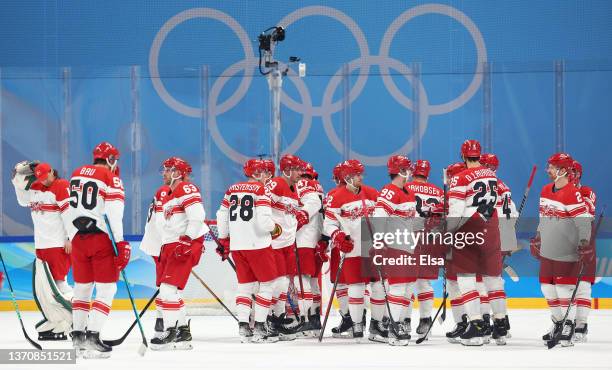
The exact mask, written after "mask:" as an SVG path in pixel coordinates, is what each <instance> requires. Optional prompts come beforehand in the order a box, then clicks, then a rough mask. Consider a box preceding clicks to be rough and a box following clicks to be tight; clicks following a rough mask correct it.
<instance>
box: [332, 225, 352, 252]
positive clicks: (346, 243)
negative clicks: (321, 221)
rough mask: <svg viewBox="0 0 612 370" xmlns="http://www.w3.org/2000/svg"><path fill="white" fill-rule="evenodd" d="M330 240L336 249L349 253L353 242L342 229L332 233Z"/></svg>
mask: <svg viewBox="0 0 612 370" xmlns="http://www.w3.org/2000/svg"><path fill="white" fill-rule="evenodd" d="M332 241H333V243H334V245H336V247H338V249H340V251H341V252H343V253H350V252H351V251H352V250H353V247H354V243H353V240H351V237H350V236H348V235H346V234H345V233H344V231H340V230H336V231H334V233H333V234H332Z"/></svg>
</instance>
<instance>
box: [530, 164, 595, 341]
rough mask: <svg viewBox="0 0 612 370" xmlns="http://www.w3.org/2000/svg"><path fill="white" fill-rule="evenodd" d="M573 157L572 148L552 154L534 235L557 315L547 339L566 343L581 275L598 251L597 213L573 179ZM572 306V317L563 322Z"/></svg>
mask: <svg viewBox="0 0 612 370" xmlns="http://www.w3.org/2000/svg"><path fill="white" fill-rule="evenodd" d="M573 162H574V161H573V159H572V158H571V157H570V156H569V155H568V154H566V153H556V154H553V155H552V156H551V157H550V158H548V167H547V170H546V171H547V173H548V176H549V178H550V179H551V180H552V183H550V184H547V185H545V186H544V187H543V188H542V192H541V193H540V223H539V225H538V232H537V234H536V237H535V238H533V239H532V240H531V252H532V254H533V255H534V256H535V257H536V258H538V259H539V260H540V284H541V288H542V293H543V294H544V297H545V298H546V301H547V302H548V306H549V307H550V310H551V317H552V321H553V326H552V328H551V330H550V331H549V333H547V334H545V335H544V336H543V337H542V339H543V340H544V341H548V340H550V339H552V338H553V337H557V338H559V343H560V344H561V345H562V346H564V347H567V346H572V345H573V343H572V336H573V335H574V318H575V316H576V306H575V305H573V304H572V302H570V297H571V296H572V292H573V290H574V287H575V285H576V282H577V275H578V274H579V271H580V270H581V269H582V268H584V266H586V265H587V264H588V262H589V261H590V259H591V257H593V254H594V251H593V249H592V246H591V244H590V238H591V215H590V214H589V211H588V208H587V206H586V205H585V203H584V200H583V198H582V195H581V194H580V191H579V190H578V189H577V188H576V187H575V186H574V184H573V183H571V182H570V180H571V171H572V166H573ZM568 307H569V308H570V310H569V314H568V316H567V320H566V321H565V322H562V320H563V317H564V315H565V313H566V311H567V310H568Z"/></svg>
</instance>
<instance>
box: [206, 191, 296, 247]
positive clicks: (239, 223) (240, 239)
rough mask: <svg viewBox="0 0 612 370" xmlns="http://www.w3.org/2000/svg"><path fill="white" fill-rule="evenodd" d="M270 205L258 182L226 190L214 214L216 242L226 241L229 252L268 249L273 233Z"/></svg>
mask: <svg viewBox="0 0 612 370" xmlns="http://www.w3.org/2000/svg"><path fill="white" fill-rule="evenodd" d="M270 203H271V202H270V197H269V196H268V195H267V194H266V187H265V186H264V185H263V184H261V183H259V182H239V183H236V184H234V185H232V186H230V187H229V189H227V191H226V192H225V195H224V196H223V200H222V201H221V207H219V210H218V211H217V229H218V231H219V238H221V239H224V238H227V237H229V238H230V250H232V251H236V250H254V249H262V248H267V247H269V246H270V245H271V244H272V236H271V235H270V232H272V231H273V230H274V221H272V208H271V205H270ZM283 231H284V230H283Z"/></svg>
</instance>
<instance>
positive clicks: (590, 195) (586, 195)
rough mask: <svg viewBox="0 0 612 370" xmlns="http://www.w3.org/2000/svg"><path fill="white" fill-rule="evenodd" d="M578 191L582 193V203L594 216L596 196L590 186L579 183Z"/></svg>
mask: <svg viewBox="0 0 612 370" xmlns="http://www.w3.org/2000/svg"><path fill="white" fill-rule="evenodd" d="M578 190H579V191H580V195H582V199H583V200H584V204H585V205H586V206H587V209H588V211H589V214H590V215H591V216H593V217H595V203H596V202H597V196H596V195H595V192H594V191H593V189H591V187H589V186H584V185H580V186H579V187H578Z"/></svg>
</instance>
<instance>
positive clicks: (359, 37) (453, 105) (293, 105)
mask: <svg viewBox="0 0 612 370" xmlns="http://www.w3.org/2000/svg"><path fill="white" fill-rule="evenodd" d="M425 14H440V15H445V16H448V17H450V18H453V19H455V20H456V21H457V22H459V23H461V24H462V25H463V26H464V27H465V28H466V30H467V31H468V32H469V34H470V35H471V37H472V39H473V41H474V44H475V46H476V52H477V59H476V70H475V71H474V76H473V78H472V80H471V82H470V84H469V85H468V87H467V88H466V89H465V90H464V91H463V92H462V93H461V94H460V95H459V96H457V97H456V98H454V99H452V100H450V101H448V102H445V103H441V104H429V99H428V96H427V92H426V90H425V87H424V86H423V84H422V82H421V81H420V80H419V79H418V78H416V77H415V76H414V74H413V71H412V69H411V68H410V67H409V66H407V65H406V64H404V63H402V62H401V61H399V60H397V59H395V58H392V57H391V56H389V49H390V47H391V42H392V41H393V38H394V37H395V34H396V33H397V32H398V30H399V29H400V28H401V27H402V26H403V25H404V24H406V23H407V22H408V21H410V20H411V19H413V18H416V17H418V16H421V15H425ZM310 16H324V17H330V18H333V19H335V20H337V21H338V22H340V23H342V24H343V25H344V26H345V27H346V28H347V29H348V30H349V31H350V32H351V33H352V35H353V37H354V38H355V41H356V42H357V45H358V47H359V52H360V57H358V58H356V59H354V60H352V61H350V62H348V69H349V72H352V71H354V70H356V69H360V70H361V71H360V73H359V76H358V78H357V80H356V82H355V84H354V85H353V86H352V88H351V89H350V91H349V96H348V101H349V104H350V103H352V102H353V101H354V100H355V99H356V98H357V97H358V96H359V95H360V94H361V92H362V91H363V89H364V87H365V84H366V81H367V79H368V73H369V70H370V67H371V66H374V65H377V66H378V67H379V69H380V72H381V75H382V80H383V83H384V86H385V87H386V88H387V90H388V91H389V93H390V94H391V96H392V97H393V98H394V100H395V101H397V102H398V103H399V104H400V105H402V106H403V107H405V108H406V109H409V110H413V111H414V110H415V108H416V107H415V105H416V103H415V102H414V100H413V99H411V98H410V97H407V96H406V95H404V94H403V93H402V92H401V91H400V89H399V88H398V87H397V85H396V84H395V82H394V81H393V79H392V78H391V76H390V74H389V71H390V70H391V69H392V70H395V71H397V72H399V73H401V74H402V76H403V77H404V78H406V79H407V80H408V82H409V83H410V84H411V85H412V86H416V87H417V90H418V104H419V106H418V108H419V127H418V137H411V138H410V139H409V140H408V141H406V143H404V145H403V146H402V147H401V148H398V149H396V150H394V151H393V153H391V154H395V153H408V152H410V151H411V150H412V148H413V147H414V146H415V145H416V144H417V142H418V141H420V140H421V138H422V137H423V135H424V133H425V131H426V129H427V123H428V120H429V117H430V116H432V115H441V114H446V113H449V112H452V111H454V110H456V109H458V108H460V107H462V106H463V105H464V104H465V103H467V102H468V101H469V100H470V99H471V98H472V97H473V96H474V94H475V93H476V92H477V91H478V89H479V88H480V85H481V84H482V70H483V64H484V63H485V62H486V61H487V50H486V47H485V43H484V39H483V37H482V34H481V33H480V31H479V29H478V27H476V25H475V24H474V22H473V21H472V20H471V19H470V18H469V17H468V16H467V15H465V14H464V13H463V12H461V11H459V10H457V9H455V8H453V7H451V6H447V5H442V4H424V5H419V6H415V7H413V8H410V9H408V10H406V11H404V12H403V13H402V14H400V15H399V16H398V17H397V18H396V19H395V20H394V21H393V22H392V23H391V25H390V26H389V28H388V29H387V31H386V32H385V34H384V35H383V38H382V41H381V44H380V50H379V53H378V55H371V54H370V49H369V46H368V43H367V40H366V37H365V35H364V34H363V32H362V31H361V29H360V28H359V26H358V25H357V24H356V23H355V21H354V20H353V19H352V18H351V17H349V16H348V15H346V14H345V13H343V12H341V11H339V10H337V9H334V8H330V7H327V6H308V7H304V8H301V9H297V10H295V11H293V12H292V13H290V14H288V15H287V16H285V17H284V18H283V19H282V20H280V21H279V22H278V23H276V24H280V25H282V26H283V27H289V26H290V25H291V24H293V23H295V22H296V21H298V20H300V19H302V18H305V17H310ZM194 18H212V19H215V20H218V21H220V22H222V23H224V24H225V25H226V26H228V27H229V28H231V29H232V31H234V33H235V34H236V36H238V39H239V40H240V43H241V44H242V49H243V51H244V55H245V57H244V59H243V60H241V61H239V62H237V63H234V64H233V65H231V66H229V67H228V68H227V69H226V70H225V71H223V72H222V76H224V78H218V79H217V80H216V81H215V82H214V83H213V85H212V87H211V89H210V93H209V97H208V112H206V114H207V117H208V118H209V120H208V124H209V129H210V133H211V136H212V138H213V140H214V141H215V143H216V144H217V146H218V147H219V149H220V150H221V151H222V152H223V153H224V154H225V155H227V156H228V157H229V158H230V159H232V160H233V161H235V162H238V163H243V162H244V161H246V160H247V159H248V158H249V157H248V156H246V155H244V154H242V153H240V152H238V151H237V150H236V149H234V148H232V147H231V146H230V145H229V144H228V143H227V142H226V141H225V140H224V139H223V137H222V135H221V133H220V132H219V128H218V125H217V116H218V115H220V114H223V113H225V112H227V111H229V110H230V109H232V108H233V107H235V106H236V105H237V104H238V103H239V102H240V101H241V100H242V98H243V97H244V96H245V94H246V93H247V91H248V89H249V87H250V85H251V81H252V79H253V74H254V72H255V68H256V67H257V62H258V59H257V57H256V56H255V53H254V50H253V47H252V45H251V41H250V39H249V37H248V35H247V33H246V32H245V30H244V29H243V28H242V26H241V25H240V24H239V23H238V22H237V21H236V20H235V19H234V18H232V17H231V16H230V15H228V14H226V13H224V12H221V11H219V10H216V9H211V8H193V9H188V10H185V11H183V12H180V13H178V14H176V15H175V16H173V17H172V18H170V19H169V20H168V21H167V22H166V23H165V24H164V25H163V26H162V27H161V29H160V30H159V31H158V32H157V35H156V36H155V39H154V40H153V44H152V46H151V50H150V52H149V71H150V75H151V81H152V83H153V87H154V88H155V90H156V91H157V93H158V94H159V96H160V97H161V99H162V100H163V101H164V103H166V104H167V105H168V106H169V107H170V108H172V109H173V110H175V111H176V112H178V113H180V114H183V115H186V116H189V117H201V116H202V113H203V112H202V108H200V107H193V106H189V105H186V104H184V103H182V102H180V101H178V100H176V99H175V98H174V97H173V96H172V95H171V94H170V93H169V92H168V90H167V89H166V87H165V86H164V84H163V82H162V80H161V76H160V74H159V66H158V62H159V52H160V49H161V47H162V44H163V43H164V40H165V39H166V37H167V36H168V34H169V33H170V32H171V31H172V30H173V29H174V28H175V27H176V26H178V25H179V24H181V23H183V22H185V21H187V20H190V19H194ZM240 71H244V76H243V78H242V81H241V82H240V84H239V85H238V88H237V90H236V91H235V92H234V93H233V94H232V95H231V96H230V97H229V98H227V99H226V100H225V101H223V102H220V103H219V102H218V99H219V95H220V93H221V91H222V89H223V87H224V86H225V84H226V83H227V81H228V80H229V78H227V76H234V75H235V74H236V73H238V72H240ZM341 73H342V70H339V71H337V72H336V73H335V74H334V75H333V76H332V78H331V80H330V81H329V83H328V85H327V87H326V88H325V91H324V93H323V100H322V103H321V105H320V106H314V105H313V104H312V99H311V96H310V92H309V90H308V88H307V86H306V84H305V83H304V81H303V80H302V79H301V78H299V77H298V76H297V73H296V72H295V71H293V70H292V69H290V70H289V73H288V78H289V79H290V80H291V81H292V82H293V83H294V84H295V86H296V88H297V90H298V93H299V95H300V98H301V103H300V102H297V101H295V100H294V99H292V98H291V97H290V96H288V95H286V94H285V93H284V92H283V94H282V96H281V103H282V104H283V105H285V106H286V107H287V108H289V109H291V110H293V111H295V112H297V113H300V114H302V125H301V128H300V130H299V132H298V134H297V136H296V138H295V139H294V140H293V142H291V143H290V144H289V146H288V147H287V148H286V149H285V150H284V152H285V153H295V152H297V151H298V149H299V148H300V147H301V146H302V144H303V143H304V142H305V141H306V138H307V137H308V133H309V132H310V127H311V125H312V118H313V117H321V119H322V121H323V127H324V129H325V133H326V135H327V137H328V138H329V140H330V142H331V144H332V145H333V147H334V148H335V149H336V150H337V151H338V153H342V142H341V140H340V138H339V137H338V135H337V133H336V132H335V130H334V128H333V124H332V114H334V113H337V112H339V111H341V110H342V101H341V100H337V101H333V96H334V92H335V91H336V89H337V88H338V85H339V84H340V82H341V81H342V75H341ZM350 155H351V157H353V158H357V159H359V160H360V161H362V162H363V163H364V164H366V165H375V166H380V165H384V164H385V163H386V161H387V157H388V155H382V156H368V155H364V154H360V153H357V152H355V151H353V150H351V152H350Z"/></svg>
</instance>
